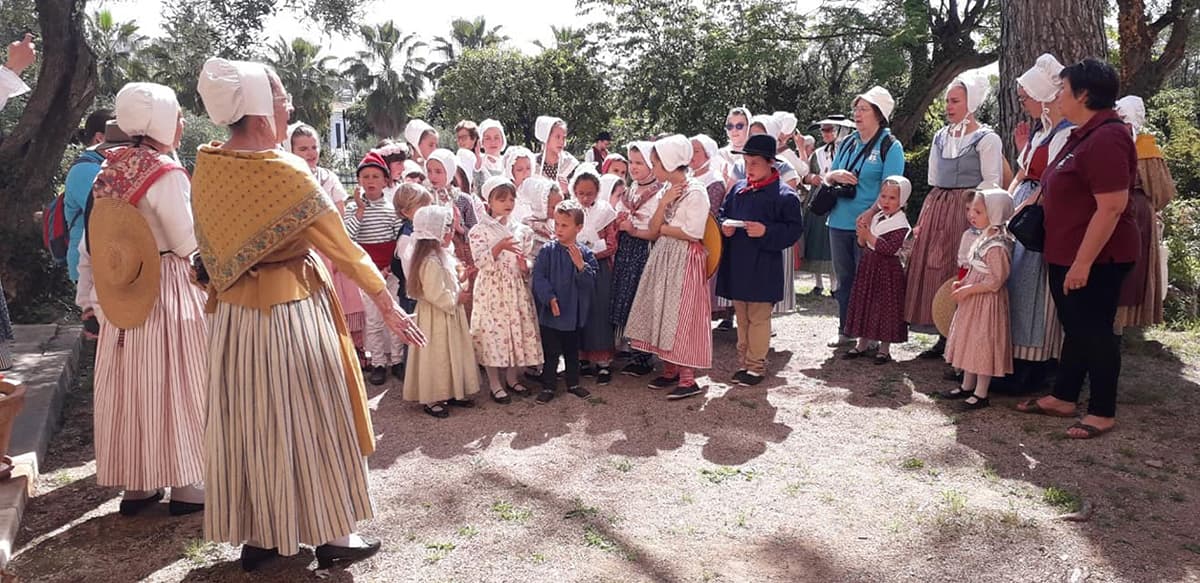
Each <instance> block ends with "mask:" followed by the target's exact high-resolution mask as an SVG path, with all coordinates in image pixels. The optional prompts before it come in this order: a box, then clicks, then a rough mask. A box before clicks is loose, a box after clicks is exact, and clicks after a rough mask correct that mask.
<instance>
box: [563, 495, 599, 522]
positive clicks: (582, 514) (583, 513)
mask: <svg viewBox="0 0 1200 583" xmlns="http://www.w3.org/2000/svg"><path fill="white" fill-rule="evenodd" d="M574 502H575V508H573V509H571V510H570V511H569V512H567V513H566V514H565V515H564V516H563V519H565V520H571V519H574V518H582V519H584V520H587V519H589V518H592V517H594V516H596V514H598V513H599V512H600V511H599V510H597V509H596V507H595V506H587V505H585V504H584V503H583V500H580V499H579V498H576V499H575V500H574Z"/></svg>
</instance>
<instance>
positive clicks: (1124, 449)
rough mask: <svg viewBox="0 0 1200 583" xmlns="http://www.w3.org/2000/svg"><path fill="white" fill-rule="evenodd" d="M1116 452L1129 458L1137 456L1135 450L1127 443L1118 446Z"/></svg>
mask: <svg viewBox="0 0 1200 583" xmlns="http://www.w3.org/2000/svg"><path fill="white" fill-rule="evenodd" d="M1117 453H1119V454H1121V455H1123V456H1125V457H1129V458H1132V457H1137V450H1136V449H1133V448H1132V447H1130V446H1128V445H1122V446H1121V447H1118V448H1117Z"/></svg>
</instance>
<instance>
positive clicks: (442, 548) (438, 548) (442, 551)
mask: <svg viewBox="0 0 1200 583" xmlns="http://www.w3.org/2000/svg"><path fill="white" fill-rule="evenodd" d="M456 548H458V547H457V546H455V544H454V543H426V544H425V549H426V550H428V551H429V552H428V553H426V554H425V563H426V564H429V565H432V564H434V563H437V562H438V561H440V560H442V559H444V558H446V556H447V555H449V554H450V551H453V550H454V549H456Z"/></svg>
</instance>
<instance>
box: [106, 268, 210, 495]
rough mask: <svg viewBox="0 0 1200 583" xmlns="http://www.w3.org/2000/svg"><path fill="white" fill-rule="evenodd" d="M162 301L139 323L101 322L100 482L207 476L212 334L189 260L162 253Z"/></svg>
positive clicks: (184, 480) (144, 484)
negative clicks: (121, 325) (207, 393)
mask: <svg viewBox="0 0 1200 583" xmlns="http://www.w3.org/2000/svg"><path fill="white" fill-rule="evenodd" d="M160 261H161V265H162V271H161V277H160V278H159V292H158V300H157V301H156V302H155V303H154V307H153V308H151V309H150V314H149V315H148V316H147V317H146V321H145V322H144V323H142V325H141V326H138V327H137V328H133V329H130V330H121V329H119V328H117V327H116V326H113V325H112V324H110V323H108V322H103V323H102V324H101V326H100V340H99V341H98V343H97V344H96V381H95V382H96V384H95V392H96V402H95V412H94V418H95V425H96V428H95V432H96V435H95V443H96V483H97V484H100V485H101V486H120V487H123V488H125V489H127V490H153V489H156V488H163V487H167V486H186V485H189V484H194V483H196V482H199V481H201V480H202V479H204V455H205V451H204V396H205V390H206V382H207V367H208V361H207V358H206V355H207V351H206V346H205V343H206V342H207V340H208V327H207V320H206V318H205V315H204V292H203V291H202V290H201V289H200V288H198V287H196V286H195V285H193V284H192V283H191V281H190V280H189V272H190V266H189V264H188V262H187V260H186V259H183V258H181V257H179V256H177V255H175V254H173V253H168V254H166V255H163V256H162V258H161V260H160Z"/></svg>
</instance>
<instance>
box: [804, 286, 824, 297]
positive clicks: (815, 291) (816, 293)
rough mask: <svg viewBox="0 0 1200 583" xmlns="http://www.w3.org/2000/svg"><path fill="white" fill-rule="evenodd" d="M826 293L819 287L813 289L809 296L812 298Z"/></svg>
mask: <svg viewBox="0 0 1200 583" xmlns="http://www.w3.org/2000/svg"><path fill="white" fill-rule="evenodd" d="M824 293H825V290H824V289H822V288H819V287H814V288H812V291H810V292H808V295H810V296H820V295H823V294H824Z"/></svg>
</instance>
